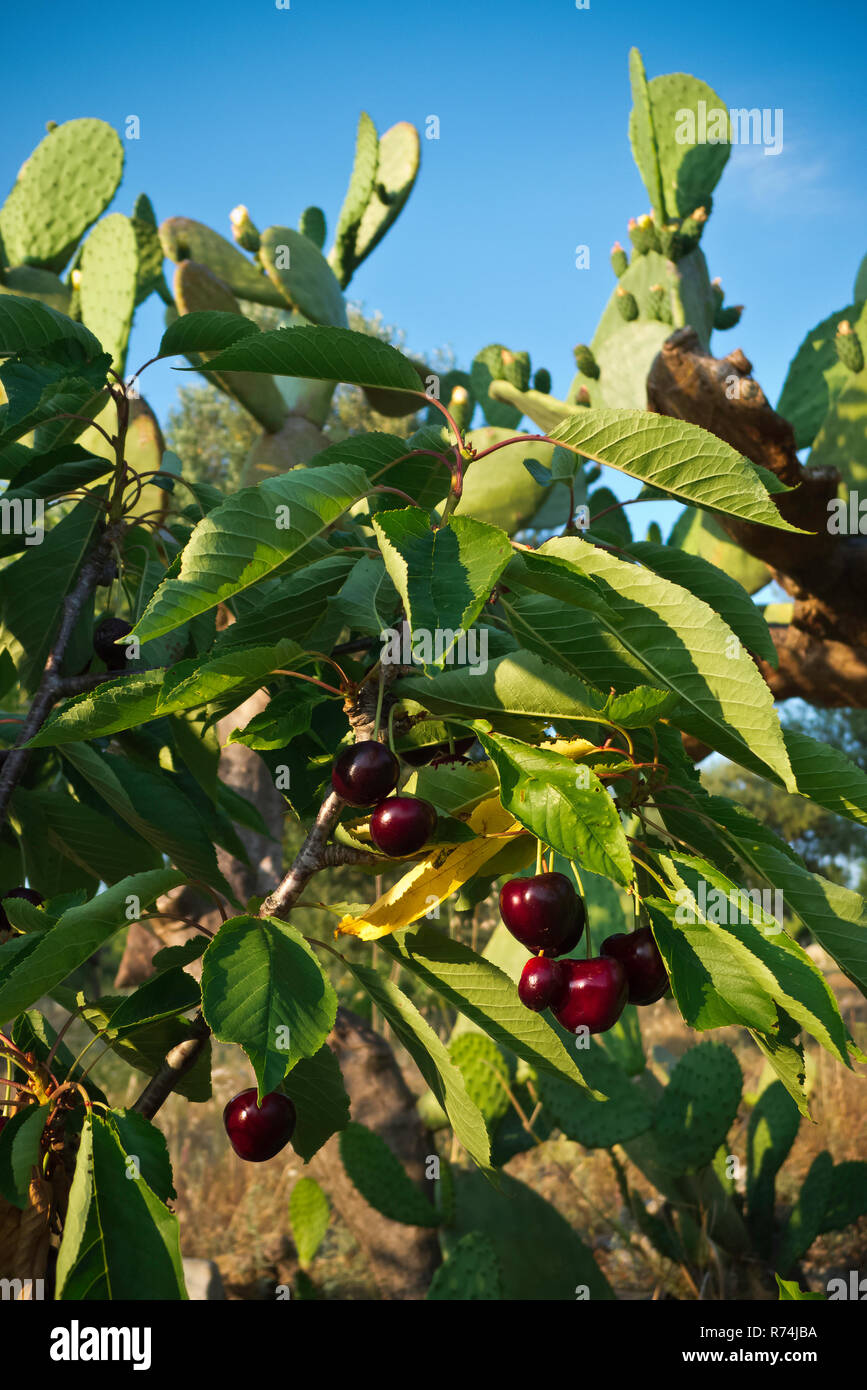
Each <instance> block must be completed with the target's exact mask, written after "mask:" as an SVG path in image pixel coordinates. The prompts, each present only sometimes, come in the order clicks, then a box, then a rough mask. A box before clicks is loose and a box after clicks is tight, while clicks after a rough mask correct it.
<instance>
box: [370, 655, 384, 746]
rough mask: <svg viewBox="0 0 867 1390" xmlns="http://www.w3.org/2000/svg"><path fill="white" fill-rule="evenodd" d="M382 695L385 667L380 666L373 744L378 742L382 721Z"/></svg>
mask: <svg viewBox="0 0 867 1390" xmlns="http://www.w3.org/2000/svg"><path fill="white" fill-rule="evenodd" d="M384 694H385V667H384V666H382V665H381V666H380V668H379V691H378V693H377V696H376V722H375V723H374V726H373V741H374V743H376V742H378V740H379V725H380V721H381V719H382V697H383V695H384Z"/></svg>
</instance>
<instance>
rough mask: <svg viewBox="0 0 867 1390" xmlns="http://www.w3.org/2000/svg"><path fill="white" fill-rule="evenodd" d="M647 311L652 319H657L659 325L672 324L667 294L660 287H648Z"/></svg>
mask: <svg viewBox="0 0 867 1390" xmlns="http://www.w3.org/2000/svg"><path fill="white" fill-rule="evenodd" d="M647 311H648V313H649V314H650V317H651V318H652V319H658V320H659V322H660V323H672V322H673V320H672V314H671V304H670V302H669V298H668V293H667V292H666V290H665V288H664V287H663V286H662V285H651V286H650V293H649V295H648V299H647Z"/></svg>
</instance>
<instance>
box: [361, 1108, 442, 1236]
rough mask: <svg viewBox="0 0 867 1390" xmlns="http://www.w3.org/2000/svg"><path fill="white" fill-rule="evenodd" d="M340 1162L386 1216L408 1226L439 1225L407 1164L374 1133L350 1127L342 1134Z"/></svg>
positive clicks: (365, 1196) (365, 1195) (434, 1211)
mask: <svg viewBox="0 0 867 1390" xmlns="http://www.w3.org/2000/svg"><path fill="white" fill-rule="evenodd" d="M340 1158H341V1161H342V1163H343V1166H344V1168H345V1169H346V1174H347V1177H348V1178H349V1179H350V1180H351V1182H352V1183H353V1185H354V1186H355V1187H356V1188H357V1190H358V1191H359V1192H360V1193H361V1195H362V1197H363V1198H364V1200H365V1201H366V1202H369V1203H370V1205H371V1206H372V1207H373V1208H374V1210H376V1211H378V1212H380V1214H381V1215H382V1216H387V1217H388V1218H389V1219H390V1220H391V1221H401V1222H403V1223H404V1224H405V1225H407V1226H438V1225H439V1215H438V1213H437V1211H436V1208H435V1207H434V1206H432V1205H431V1203H430V1202H429V1201H428V1199H427V1198H426V1197H425V1196H423V1194H422V1193H421V1192H419V1190H418V1188H417V1187H416V1185H415V1183H414V1182H413V1181H412V1179H411V1178H410V1177H408V1175H407V1172H406V1169H405V1168H404V1166H403V1164H402V1163H401V1162H400V1160H399V1159H397V1158H395V1156H394V1154H393V1153H392V1151H391V1149H390V1148H389V1147H388V1145H387V1144H386V1142H385V1140H384V1139H381V1138H380V1136H379V1135H378V1134H375V1133H374V1132H373V1130H371V1129H367V1128H365V1126H364V1125H359V1124H348V1125H347V1126H346V1128H345V1129H343V1130H342V1131H341V1134H340Z"/></svg>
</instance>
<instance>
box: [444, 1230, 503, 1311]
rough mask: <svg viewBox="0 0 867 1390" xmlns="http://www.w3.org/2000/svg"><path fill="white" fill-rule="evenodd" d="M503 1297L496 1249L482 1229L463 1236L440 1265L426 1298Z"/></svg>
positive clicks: (494, 1299) (491, 1299) (470, 1299)
mask: <svg viewBox="0 0 867 1390" xmlns="http://www.w3.org/2000/svg"><path fill="white" fill-rule="evenodd" d="M502 1297H503V1287H502V1279H501V1277H500V1265H499V1261H498V1260H497V1252H496V1250H495V1249H494V1247H493V1245H492V1244H491V1242H490V1240H489V1239H488V1237H487V1236H485V1235H483V1234H482V1233H481V1231H470V1232H469V1233H468V1234H467V1235H465V1236H461V1239H460V1240H459V1241H458V1242H457V1244H456V1245H455V1247H454V1249H453V1250H452V1252H451V1254H450V1255H449V1256H448V1258H447V1259H446V1260H444V1261H443V1263H442V1264H441V1265H440V1266H439V1268H438V1269H437V1270H436V1272H435V1273H434V1277H433V1279H432V1280H431V1282H430V1287H429V1288H428V1291H427V1293H426V1294H425V1298H426V1299H428V1300H429V1301H436V1300H445V1301H449V1302H458V1301H459V1302H461V1303H469V1302H476V1301H482V1300H485V1301H487V1302H494V1303H499V1302H500V1301H501V1300H502Z"/></svg>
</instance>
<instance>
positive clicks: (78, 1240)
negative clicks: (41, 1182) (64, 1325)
mask: <svg viewBox="0 0 867 1390" xmlns="http://www.w3.org/2000/svg"><path fill="white" fill-rule="evenodd" d="M56 1297H57V1298H58V1299H59V1300H62V1301H69V1300H72V1301H91V1300H95V1301H99V1302H102V1301H104V1300H106V1299H112V1300H114V1299H120V1300H123V1299H134V1300H143V1299H144V1300H151V1299H185V1298H186V1289H185V1287H184V1275H183V1267H182V1264H181V1250H180V1239H179V1231H178V1219H177V1217H176V1216H175V1215H174V1213H173V1212H170V1211H169V1210H168V1208H167V1207H166V1206H164V1204H163V1203H162V1202H161V1201H160V1199H159V1198H158V1197H157V1196H156V1194H155V1193H154V1192H153V1191H152V1190H151V1188H150V1187H149V1186H148V1184H147V1182H146V1181H145V1179H144V1177H131V1176H130V1169H129V1166H128V1164H127V1153H126V1151H125V1149H124V1147H123V1144H122V1141H121V1139H120V1136H119V1132H118V1130H116V1129H115V1128H114V1126H113V1125H112V1123H111V1121H110V1120H104V1119H102V1118H101V1117H100V1116H97V1115H90V1116H89V1117H88V1119H87V1120H86V1122H85V1125H84V1129H83V1130H82V1135H81V1143H80V1146H79V1150H78V1156H77V1159H76V1164H75V1175H74V1177H73V1180H72V1187H71V1190H70V1194H69V1210H68V1212H67V1217H66V1223H65V1226H64V1231H63V1240H62V1242H61V1245H60V1251H59V1253H58V1258H57V1293H56Z"/></svg>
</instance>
